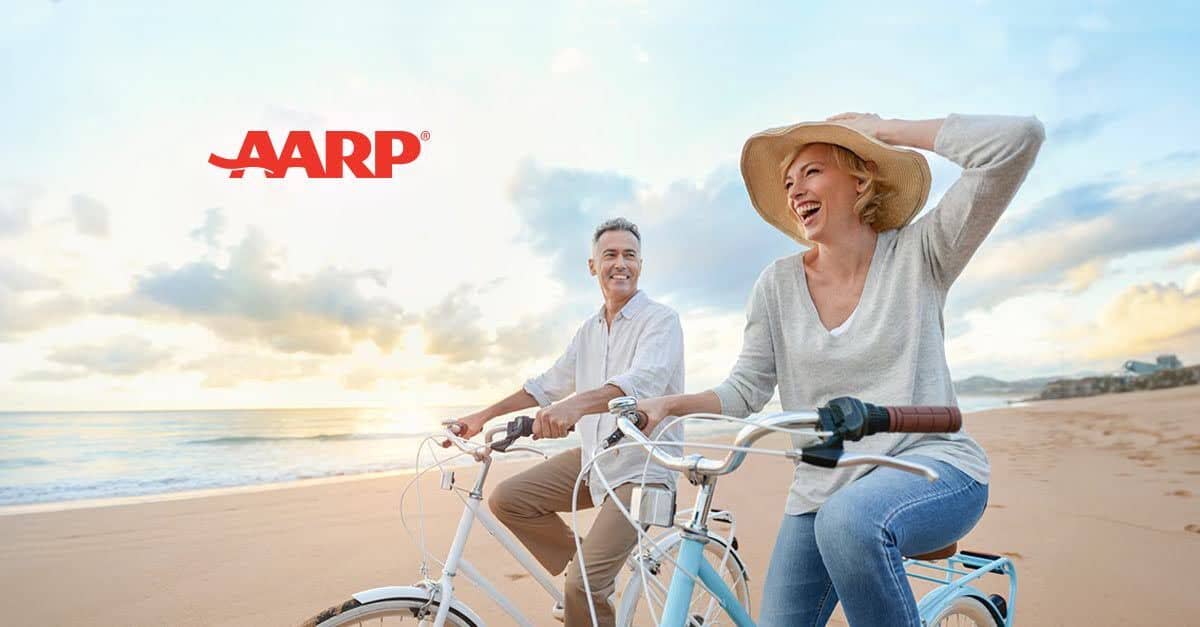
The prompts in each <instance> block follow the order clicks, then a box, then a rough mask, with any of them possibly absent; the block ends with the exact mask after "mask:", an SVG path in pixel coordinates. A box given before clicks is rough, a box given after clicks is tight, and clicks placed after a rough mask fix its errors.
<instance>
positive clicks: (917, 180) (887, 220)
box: [742, 122, 930, 246]
mask: <svg viewBox="0 0 1200 627" xmlns="http://www.w3.org/2000/svg"><path fill="white" fill-rule="evenodd" d="M812 143H823V144H836V145H838V146H842V147H843V148H847V149H849V150H850V151H851V152H853V153H854V154H856V155H858V156H859V157H860V158H862V159H863V160H864V161H873V162H875V164H876V166H877V167H878V172H879V178H878V180H881V181H882V182H883V184H884V185H885V186H886V189H887V191H889V192H891V193H890V194H889V195H888V196H887V197H886V198H884V200H883V202H882V204H881V206H880V207H879V210H878V211H877V212H876V214H875V223H874V224H873V225H872V226H873V227H874V229H875V230H876V231H886V230H888V229H895V228H900V227H902V226H904V225H905V224H908V222H909V221H910V220H912V219H913V216H915V215H917V212H918V211H920V210H921V207H923V206H924V205H925V199H926V198H928V197H929V184H930V175H929V164H928V163H927V162H926V161H925V157H924V156H923V155H922V154H921V153H919V152H917V151H915V150H909V149H907V148H897V147H895V146H892V145H890V144H885V143H884V142H881V141H879V140H878V139H875V138H873V137H869V136H867V135H864V134H863V133H861V132H859V131H857V130H855V129H853V128H850V127H849V126H845V125H842V124H837V123H833V122H801V123H800V124H793V125H792V126H784V127H780V128H772V129H767V130H765V131H762V132H761V133H755V134H754V135H752V136H751V137H750V139H748V140H746V145H745V146H744V147H743V148H742V178H743V179H744V180H745V181H746V191H747V192H749V193H750V202H751V203H753V204H754V208H755V209H757V210H758V213H759V215H761V216H762V217H763V219H764V220H766V221H767V222H770V223H771V224H772V225H773V226H774V227H775V228H777V229H779V230H780V231H783V232H784V233H786V234H787V235H788V236H789V237H791V238H792V239H794V240H796V241H797V242H800V243H801V244H804V245H805V246H812V245H813V243H812V242H810V241H808V240H807V239H805V238H804V229H803V227H801V225H800V222H799V221H798V220H797V219H796V216H795V214H793V213H792V210H791V208H790V207H789V206H788V200H787V191H786V189H785V188H784V186H783V176H782V175H781V174H780V166H781V165H782V162H783V160H784V158H785V157H787V156H788V153H790V152H791V151H792V149H794V148H796V147H798V146H802V145H804V144H812Z"/></svg>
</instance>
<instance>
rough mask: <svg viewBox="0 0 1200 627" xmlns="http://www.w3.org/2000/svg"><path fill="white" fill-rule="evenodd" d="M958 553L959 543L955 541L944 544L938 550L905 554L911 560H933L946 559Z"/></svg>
mask: <svg viewBox="0 0 1200 627" xmlns="http://www.w3.org/2000/svg"><path fill="white" fill-rule="evenodd" d="M955 553H958V543H957V542H954V543H952V544H950V545H948V546H944V547H942V548H940V549H938V550H936V551H930V552H928V553H922V554H920V555H905V557H907V558H908V559H910V560H921V561H923V562H932V561H933V560H944V559H946V558H947V557H950V556H952V555H954V554H955Z"/></svg>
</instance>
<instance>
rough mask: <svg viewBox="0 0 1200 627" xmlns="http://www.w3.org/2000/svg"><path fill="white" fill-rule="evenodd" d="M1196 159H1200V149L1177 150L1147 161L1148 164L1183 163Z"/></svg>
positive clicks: (1192, 161)
mask: <svg viewBox="0 0 1200 627" xmlns="http://www.w3.org/2000/svg"><path fill="white" fill-rule="evenodd" d="M1196 161H1200V150H1176V151H1175V152H1172V153H1168V154H1166V155H1164V156H1162V157H1159V158H1158V159H1155V160H1153V161H1151V162H1149V163H1147V165H1150V166H1154V165H1182V164H1189V163H1194V162H1196Z"/></svg>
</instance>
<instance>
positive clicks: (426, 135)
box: [421, 131, 429, 142]
mask: <svg viewBox="0 0 1200 627" xmlns="http://www.w3.org/2000/svg"><path fill="white" fill-rule="evenodd" d="M421 141H423V142H427V141H429V131H421Z"/></svg>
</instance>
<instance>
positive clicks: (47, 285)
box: [0, 257, 61, 292]
mask: <svg viewBox="0 0 1200 627" xmlns="http://www.w3.org/2000/svg"><path fill="white" fill-rule="evenodd" d="M60 285H61V282H60V281H58V280H57V279H52V278H50V277H48V276H45V275H43V274H39V273H37V272H34V271H32V270H29V269H28V268H25V267H24V266H22V265H20V264H18V263H17V262H15V261H10V260H8V259H4V258H3V257H0V290H2V289H8V290H10V291H13V292H26V291H38V290H52V289H55V288H57V287H59V286H60Z"/></svg>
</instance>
